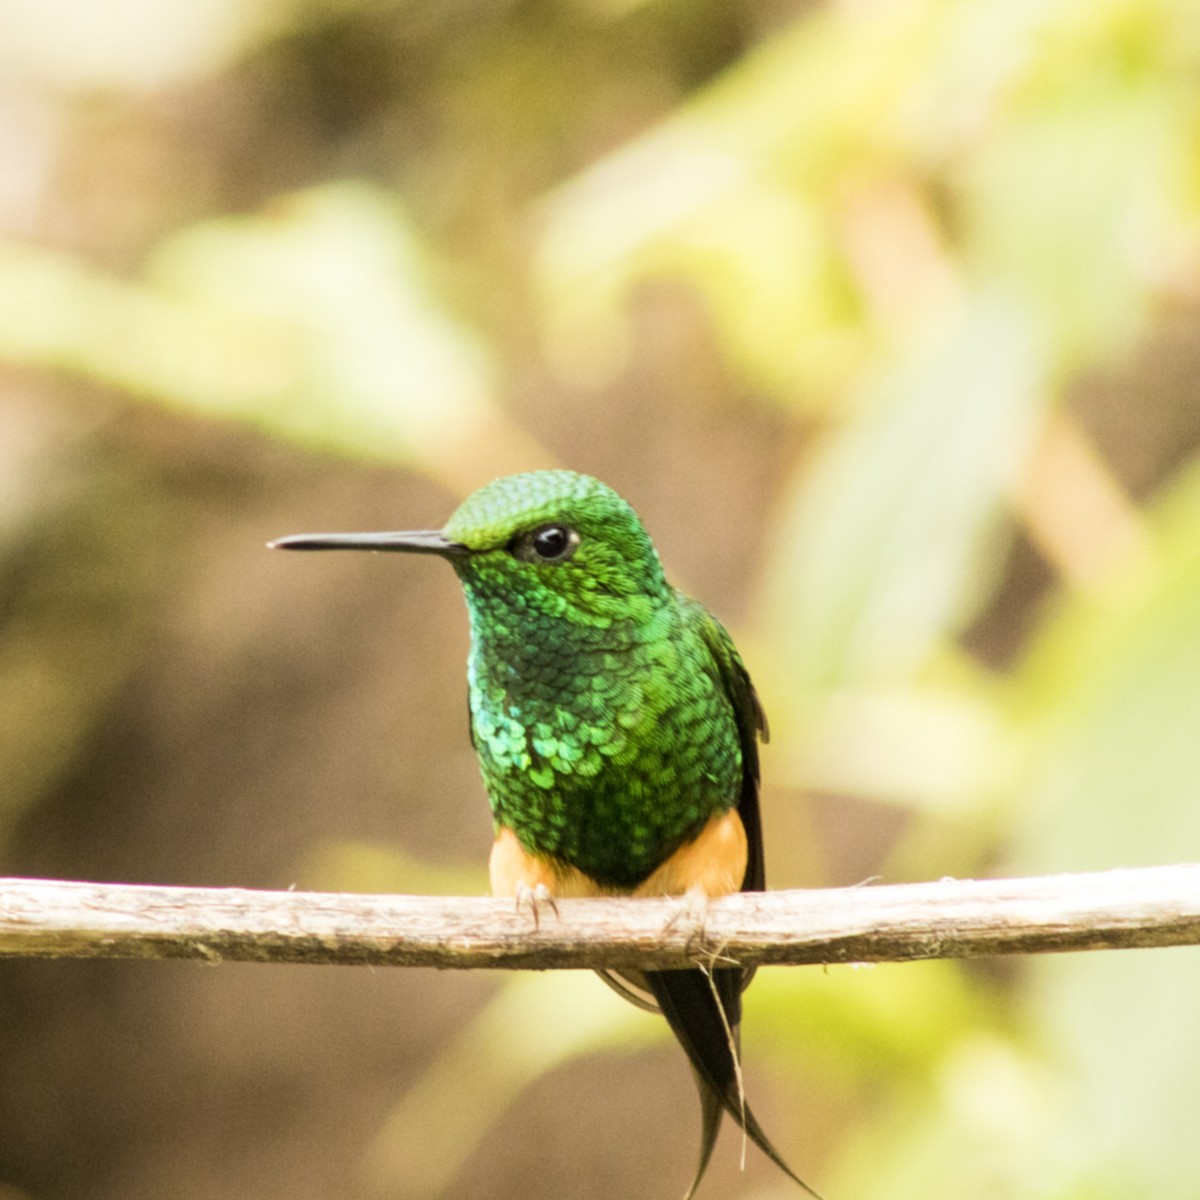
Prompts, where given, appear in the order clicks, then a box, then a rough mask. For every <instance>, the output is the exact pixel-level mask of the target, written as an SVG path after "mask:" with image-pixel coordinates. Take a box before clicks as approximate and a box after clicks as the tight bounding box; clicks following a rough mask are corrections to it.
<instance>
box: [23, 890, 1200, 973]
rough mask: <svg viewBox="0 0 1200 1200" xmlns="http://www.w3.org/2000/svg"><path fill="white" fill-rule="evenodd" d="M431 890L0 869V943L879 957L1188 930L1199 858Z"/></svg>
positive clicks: (1184, 940) (577, 959) (484, 958)
mask: <svg viewBox="0 0 1200 1200" xmlns="http://www.w3.org/2000/svg"><path fill="white" fill-rule="evenodd" d="M539 915H540V922H539V924H538V925H537V926H536V927H535V925H534V921H533V919H532V915H531V913H530V911H529V910H528V909H527V908H526V909H524V910H522V911H520V912H518V911H516V910H515V908H514V906H513V904H512V903H511V902H506V901H501V900H493V899H483V898H461V897H442V896H366V895H354V894H329V893H318V892H254V891H243V890H240V889H230V888H177V887H145V886H137V885H130V884H102V883H68V882H61V881H57V880H28V879H0V957H25V958H194V959H200V960H203V961H207V962H214V963H215V962H221V961H224V960H227V959H228V960H234V961H242V962H292V963H342V964H366V963H370V964H374V965H377V966H424V967H508V968H515V967H526V968H535V969H539V970H540V969H544V968H550V967H679V966H686V965H687V964H688V963H690V962H696V961H704V960H705V959H706V958H711V956H712V955H714V954H719V955H720V956H721V957H722V959H730V960H734V961H737V962H741V963H745V964H750V963H831V962H883V961H903V960H908V959H923V958H965V957H970V956H974V955H980V954H1038V953H1048V952H1053V951H1061V950H1105V949H1109V950H1111V949H1121V948H1130V947H1138V946H1142V947H1151V946H1179V945H1191V944H1196V943H1200V866H1172V867H1148V868H1140V869H1136V870H1120V871H1106V872H1103V873H1100V874H1090V875H1059V876H1048V877H1043V878H1038V879H1010V880H983V881H973V880H966V881H964V880H950V879H947V880H943V881H941V882H939V883H920V884H902V885H893V886H888V887H858V888H845V889H840V890H820V891H788V892H767V893H762V894H743V895H738V896H728V897H725V898H723V899H720V900H714V901H712V902H710V903H709V905H708V907H707V910H706V911H705V912H704V914H703V917H702V920H701V921H700V923H699V924H702V926H703V928H702V929H700V927H699V924H698V921H697V917H696V915H695V914H694V913H693V912H692V911H690V910H689V908H688V907H687V906H686V905H685V903H684V902H683V901H681V900H678V899H662V900H621V899H614V900H564V901H561V902H559V904H558V913H557V915H556V914H555V912H554V911H553V910H552V909H550V908H549V907H548V906H545V905H543V906H542V911H541V913H540V914H539Z"/></svg>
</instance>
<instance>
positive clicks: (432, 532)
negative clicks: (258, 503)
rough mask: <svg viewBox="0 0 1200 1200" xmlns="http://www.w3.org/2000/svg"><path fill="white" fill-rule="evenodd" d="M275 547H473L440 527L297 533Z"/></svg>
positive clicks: (446, 554)
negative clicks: (405, 529)
mask: <svg viewBox="0 0 1200 1200" xmlns="http://www.w3.org/2000/svg"><path fill="white" fill-rule="evenodd" d="M267 546H268V548H269V549H271V550H399V551H404V552H407V553H409V554H439V555H441V557H442V558H458V557H460V556H461V555H464V554H469V553H470V551H469V550H468V549H467V547H466V546H464V545H462V544H461V543H460V542H452V541H451V540H450V539H449V538H448V537H446V535H445V534H444V533H439V532H438V531H437V530H436V529H418V530H411V531H409V532H406V533H295V534H292V535H291V537H282V538H277V539H276V540H275V541H273V542H268V543H267Z"/></svg>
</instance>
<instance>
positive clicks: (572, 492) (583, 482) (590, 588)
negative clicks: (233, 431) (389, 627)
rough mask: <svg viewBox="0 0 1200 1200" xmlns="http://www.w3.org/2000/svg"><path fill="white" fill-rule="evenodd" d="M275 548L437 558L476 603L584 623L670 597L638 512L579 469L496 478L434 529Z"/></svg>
mask: <svg viewBox="0 0 1200 1200" xmlns="http://www.w3.org/2000/svg"><path fill="white" fill-rule="evenodd" d="M272 544H273V545H274V546H278V547H281V548H283V549H290V550H399V551H408V552H410V553H411V552H415V553H425V554H438V555H441V556H442V557H444V558H446V559H448V560H449V561H450V562H451V563H452V564H453V566H454V569H455V570H456V571H457V572H458V574H459V577H460V578H461V579H462V581H463V584H464V586H465V587H466V589H467V594H468V598H469V599H471V600H475V599H485V598H487V597H489V596H491V597H496V596H498V595H499V594H501V593H508V594H509V596H510V598H511V599H522V600H523V601H524V602H525V603H527V604H528V605H529V606H530V607H531V608H533V609H535V610H536V611H538V612H539V613H543V614H551V615H559V616H564V617H567V618H574V619H576V620H580V621H581V622H583V623H586V624H592V623H601V624H602V623H606V622H607V621H610V620H614V619H622V618H625V619H628V618H633V619H635V620H636V619H637V618H638V617H639V616H641V615H643V614H644V613H645V612H648V611H649V609H650V608H652V607H653V606H654V605H655V604H656V603H657V602H661V601H662V600H663V599H665V598H667V597H668V596H670V594H671V592H670V588H669V585H668V584H667V583H666V580H665V579H664V578H663V571H662V564H661V563H660V562H659V558H658V554H657V552H656V551H655V549H654V545H653V543H652V542H651V541H650V537H649V535H648V534H647V533H646V530H645V528H644V526H643V525H642V522H641V520H640V519H639V518H638V515H637V513H635V512H634V511H633V509H632V508H631V507H630V506H629V504H627V503H626V502H625V501H624V500H622V499H621V497H620V496H618V495H617V493H616V492H614V491H613V490H612V488H610V487H608V486H607V485H606V484H603V483H601V482H600V481H599V480H598V479H593V478H591V477H590V476H588V475H580V474H578V473H576V472H575V471H532V472H529V473H528V474H524V475H509V476H506V477H504V478H502V479H497V480H494V481H493V482H492V483H489V484H488V485H487V486H486V487H483V488H480V489H479V491H477V492H475V493H473V494H472V495H471V496H468V497H467V499H466V500H464V501H463V503H462V504H461V505H460V506H459V507H458V509H456V510H455V512H454V514H453V515H452V516H451V518H450V520H449V521H448V522H447V523H446V527H445V528H444V529H443V530H441V531H438V532H430V531H417V532H405V533H375V534H301V535H298V536H296V537H289V538H282V539H280V540H279V541H277V542H274V543H272Z"/></svg>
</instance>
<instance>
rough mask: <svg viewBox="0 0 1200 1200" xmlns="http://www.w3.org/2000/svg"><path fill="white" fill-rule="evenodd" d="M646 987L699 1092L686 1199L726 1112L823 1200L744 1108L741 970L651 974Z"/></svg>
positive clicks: (781, 1166) (779, 1164)
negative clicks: (694, 1163)
mask: <svg viewBox="0 0 1200 1200" xmlns="http://www.w3.org/2000/svg"><path fill="white" fill-rule="evenodd" d="M646 982H647V984H648V985H649V988H650V991H651V992H652V993H653V994H654V998H655V1000H657V1002H658V1006H659V1008H660V1009H661V1010H662V1014H663V1016H664V1017H666V1019H667V1022H668V1024H669V1025H670V1026H671V1031H672V1032H673V1033H674V1034H675V1037H676V1038H677V1039H678V1041H679V1043H680V1045H681V1046H683V1048H684V1050H685V1051H686V1052H687V1056H688V1059H689V1060H690V1062H691V1064H692V1069H693V1072H694V1073H695V1076H696V1084H697V1087H698V1089H699V1091H700V1106H701V1122H702V1124H701V1142H700V1163H699V1166H698V1167H697V1169H696V1175H695V1178H694V1179H693V1180H692V1186H691V1187H690V1188H689V1190H688V1193H687V1197H685V1200H690V1197H691V1196H692V1194H693V1193H694V1192H695V1190H696V1188H697V1187H698V1186H699V1183H700V1180H701V1178H702V1177H703V1175H704V1171H705V1168H706V1167H707V1166H708V1159H709V1156H710V1155H711V1154H712V1148H713V1144H714V1143H715V1142H716V1139H717V1131H718V1129H719V1128H720V1124H721V1115H722V1112H727V1113H728V1114H729V1115H730V1116H731V1117H732V1118H733V1119H734V1120H735V1121H736V1122H737V1124H738V1126H739V1127H740V1128H741V1129H742V1130H743V1131H744V1132H745V1134H746V1136H747V1137H748V1138H749V1139H750V1140H751V1141H752V1142H753V1143H754V1144H755V1145H756V1146H757V1147H758V1148H759V1149H760V1150H761V1151H762V1152H763V1153H764V1154H765V1155H766V1156H767V1157H768V1158H769V1159H770V1160H771V1161H772V1162H773V1163H774V1164H775V1165H776V1166H777V1167H779V1169H780V1170H781V1171H783V1172H784V1174H785V1175H787V1176H788V1177H789V1178H791V1179H793V1180H794V1181H795V1182H796V1183H798V1184H799V1185H800V1186H801V1187H802V1188H803V1189H804V1190H805V1191H806V1192H808V1194H809V1195H810V1196H813V1197H814V1198H815V1200H821V1197H820V1194H819V1193H818V1192H816V1191H815V1190H814V1189H813V1188H811V1187H809V1185H808V1184H807V1183H805V1182H804V1180H803V1179H801V1178H800V1176H799V1175H797V1174H796V1172H795V1171H793V1170H792V1168H791V1167H789V1166H788V1164H787V1162H786V1161H785V1160H784V1158H783V1156H782V1155H781V1154H780V1153H779V1151H778V1150H776V1149H775V1147H774V1146H773V1145H772V1144H771V1141H770V1139H769V1138H768V1137H767V1135H766V1133H765V1132H764V1131H763V1128H762V1126H761V1125H759V1123H758V1119H757V1118H756V1117H755V1115H754V1113H753V1112H752V1111H751V1109H750V1106H749V1105H748V1104H747V1103H746V1098H745V1095H744V1093H743V1091H742V1088H741V1084H740V1080H739V1077H738V1059H737V1054H738V1028H739V1026H740V1024H741V1016H742V1011H741V1009H742V1004H741V991H742V971H741V970H740V969H739V968H735V967H715V968H713V969H712V971H711V972H708V973H706V972H704V971H700V970H694V971H688V970H680V971H647V972H646ZM718 997H719V998H720V1000H719V1004H718ZM722 1009H723V1010H724V1013H723V1014H722Z"/></svg>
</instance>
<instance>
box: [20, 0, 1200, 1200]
mask: <svg viewBox="0 0 1200 1200" xmlns="http://www.w3.org/2000/svg"><path fill="white" fill-rule="evenodd" d="M0 232H2V237H0V780H3V783H2V785H0V871H2V872H4V873H7V874H16V875H31V876H50V877H59V878H77V879H93V880H125V881H143V882H158V883H179V884H207V885H238V886H248V887H288V886H291V885H296V886H299V887H304V888H329V889H345V890H396V891H406V892H427V891H440V892H447V893H467V894H472V893H480V892H483V891H484V890H485V887H486V884H485V878H484V871H483V863H484V860H485V858H486V853H487V849H488V845H489V842H490V827H489V821H488V817H487V810H486V803H485V800H484V796H483V791H482V787H481V785H480V782H479V779H478V775H477V771H476V767H475V763H474V759H473V756H472V753H471V750H470V747H469V745H468V742H467V737H466V731H465V712H464V708H465V705H464V700H463V692H464V672H463V661H464V656H465V652H466V637H467V633H466V621H465V614H464V610H463V606H462V602H461V599H460V597H459V595H458V588H457V584H456V582H455V580H454V578H453V575H452V573H451V572H450V571H448V570H447V569H445V568H444V566H442V565H440V564H436V563H431V562H426V561H407V560H406V561H400V560H398V559H394V558H388V559H385V558H380V557H372V556H365V555H364V556H350V555H347V556H341V555H330V556H315V557H307V556H285V555H271V554H269V553H267V552H266V551H265V550H264V548H263V544H264V542H265V541H266V540H267V539H268V538H270V537H274V536H278V535H281V534H285V533H292V532H300V531H308V530H312V529H379V528H404V527H414V526H415V527H422V526H431V525H432V526H436V525H438V524H439V523H440V522H441V521H442V519H444V517H445V516H446V515H447V514H448V513H449V512H450V511H451V509H452V508H453V507H454V505H455V503H456V502H457V500H458V499H459V498H461V497H462V496H463V495H465V494H466V493H467V492H468V491H470V490H471V489H472V488H474V487H475V486H477V485H479V484H481V483H483V482H485V481H486V480H488V479H490V478H492V477H493V476H495V475H498V474H503V473H505V472H508V471H512V470H517V469H524V468H529V467H537V466H550V465H560V464H561V465H570V466H573V467H575V468H578V469H581V470H585V471H588V472H590V473H593V474H597V475H599V476H601V477H603V478H604V479H606V480H607V481H608V482H610V483H611V484H612V485H613V486H615V487H616V488H617V489H618V490H619V491H621V492H622V493H623V494H625V495H626V496H627V497H628V498H629V499H630V500H631V501H632V502H633V503H634V504H635V506H636V507H637V508H638V509H639V511H640V512H641V513H642V515H643V517H644V518H645V520H646V522H647V524H648V525H649V527H650V529H651V531H652V533H653V534H654V536H655V538H656V540H657V542H658V544H659V546H660V548H661V550H662V553H663V556H664V558H665V560H666V562H667V564H668V566H669V569H670V571H671V573H672V576H673V578H674V579H676V580H677V581H678V582H680V583H681V584H682V585H683V586H685V587H686V588H688V589H689V590H691V591H693V592H694V593H695V594H697V595H698V596H699V597H700V598H702V599H703V600H704V601H705V602H706V603H707V604H708V605H709V606H710V607H712V608H713V609H714V610H715V611H716V612H718V613H719V614H720V615H721V617H722V618H723V619H724V620H725V621H726V623H727V624H728V625H729V626H730V627H731V629H732V630H733V632H734V634H735V636H736V638H737V640H738V642H739V644H740V645H741V647H742V649H743V652H744V655H745V657H746V659H747V661H748V663H749V664H750V668H751V670H752V672H753V674H754V676H755V678H756V680H757V682H758V684H759V687H760V690H761V692H762V694H763V697H764V699H765V702H766V705H767V708H768V710H769V713H770V717H771V723H772V731H773V739H772V742H771V745H770V746H769V747H768V749H767V752H766V754H765V759H764V769H765V792H764V807H765V823H766V829H767V837H768V873H769V877H770V879H771V882H772V883H773V884H774V886H776V887H799V886H817V885H847V884H853V883H858V882H861V881H863V880H865V879H868V878H880V879H884V880H887V881H891V882H898V881H904V880H918V879H930V878H938V877H940V876H958V877H967V876H987V875H997V874H1005V873H1014V874H1038V873H1045V872H1060V871H1070V870H1087V869H1102V868H1106V867H1113V866H1118V865H1142V864H1154V863H1170V862H1179V861H1188V860H1195V859H1197V858H1200V803H1197V785H1198V782H1200V394H1198V393H1200V385H1198V382H1197V381H1198V379H1200V13H1198V12H1197V9H1196V6H1195V3H1194V0H995V2H993V0H841V2H825V3H815V2H812V3H804V2H794V0H557V2H551V0H499V2H491V3H481V2H479V0H474V2H472V0H457V2H456V0H442V2H433V0H425V2H421V0H411V2H408V3H405V2H402V0H181V2H178V3H170V4H165V3H161V2H159V0H108V2H107V3H105V4H103V5H100V4H95V3H87V2H85V0H2V3H0ZM1198 994H1200V958H1197V955H1196V953H1195V952H1194V951H1190V950H1172V951H1158V952H1151V951H1134V952H1124V953H1108V954H1096V955H1075V956H1062V957H1058V958H1052V959H1049V958H1048V959H1044V960H1037V961H1034V960H1024V961H1003V962H989V961H980V962H972V963H966V964H952V963H945V962H933V963H927V964H919V965H903V966H888V967H876V968H873V969H851V968H838V969H830V970H827V971H820V970H801V969H791V970H788V969H773V970H768V971H763V972H761V973H760V975H759V977H758V980H757V981H756V984H755V987H754V988H753V990H752V991H751V992H750V993H749V995H748V1006H747V1009H748V1011H747V1018H746V1029H745V1032H746V1061H747V1070H748V1080H749V1088H750V1094H751V1096H752V1097H753V1099H754V1103H755V1106H756V1108H757V1109H758V1111H759V1115H760V1116H761V1117H762V1119H763V1121H764V1123H765V1125H766V1126H767V1128H768V1129H769V1130H770V1131H771V1132H772V1136H773V1137H774V1138H775V1140H776V1141H777V1143H778V1144H779V1145H780V1146H781V1148H783V1149H784V1151H785V1152H786V1154H787V1156H788V1157H789V1158H790V1160H791V1161H792V1162H793V1163H794V1164H795V1165H796V1167H797V1168H798V1169H799V1170H800V1171H801V1172H802V1173H803V1174H804V1175H805V1176H806V1177H807V1178H808V1179H809V1180H810V1181H811V1182H813V1183H814V1184H815V1185H817V1186H819V1187H820V1188H821V1189H822V1191H823V1192H824V1193H825V1194H826V1196H828V1197H829V1198H830V1200H867V1198H873V1197H885V1196H886V1197H887V1198H888V1200H909V1198H913V1200H915V1198H917V1197H920V1198H921V1200H961V1198H962V1197H971V1198H973V1200H1010V1198H1021V1200H1108V1198H1113V1200H1116V1198H1118V1197H1119V1198H1120V1200H1137V1198H1141V1197H1154V1198H1155V1200H1176V1198H1178V1200H1185V1198H1186V1200H1194V1198H1195V1196H1196V1195H1197V1194H1200V1179H1198V1174H1197V1167H1196V1164H1195V1150H1194V1141H1195V1114H1196V1112H1197V1111H1198V1108H1200V1022H1197V1020H1196V1014H1195V1012H1194V1006H1195V998H1196V996H1197V995H1198ZM697 1123H698V1119H697V1114H696V1106H695V1099H694V1096H693V1091H692V1084H691V1081H690V1078H689V1077H688V1073H687V1070H686V1068H685V1066H684V1063H683V1059H682V1056H681V1055H680V1054H679V1052H678V1050H677V1049H676V1048H675V1047H674V1046H672V1045H671V1044H670V1043H669V1039H668V1037H667V1035H666V1034H665V1032H664V1029H663V1027H662V1025H661V1023H659V1022H656V1021H654V1020H652V1019H651V1018H649V1017H647V1016H645V1015H644V1014H641V1013H638V1012H636V1011H634V1010H633V1009H631V1008H628V1007H627V1006H622V1005H621V1003H620V1002H619V1001H618V1000H617V999H616V998H615V997H613V996H611V995H609V993H608V992H607V990H606V989H604V988H603V987H601V986H600V985H599V984H598V983H596V982H595V981H594V980H593V979H592V978H591V977H590V976H588V975H586V974H547V975H512V976H505V977H502V976H499V975H494V974H490V973H436V972H423V971H401V970H395V971H374V972H372V971H367V970H363V969H305V968H294V967H291V968H284V967H277V968H276V967H261V966H233V965H225V966H220V967H216V968H208V967H202V966H198V965H194V964H185V963H103V962H94V963H71V962H24V963H22V962H12V961H10V962H6V963H4V964H3V966H2V967H0V1197H2V1198H3V1200H159V1198H161V1197H165V1196H170V1197H173V1198H175V1200H247V1198H253V1200H276V1198H279V1200H283V1198H284V1197H286V1198H287V1200H317V1198H322V1200H324V1198H328V1197H338V1198H339V1200H437V1198H440V1197H456V1196H472V1197H520V1198H521V1200H539V1198H542V1197H546V1198H549V1197H555V1198H559V1197H564V1196H569V1197H578V1198H580V1200H588V1198H592V1197H595V1198H599V1197H606V1198H607V1197H621V1198H622V1200H642V1198H645V1200H651V1198H654V1200H658V1198H661V1197H670V1196H674V1195H679V1194H682V1191H683V1188H684V1185H685V1183H686V1181H687V1179H688V1178H689V1175H690V1171H691V1168H692V1164H693V1158H694V1154H695V1148H696V1143H697ZM795 1194H796V1193H795V1192H794V1190H793V1189H792V1187H791V1185H789V1184H788V1183H787V1181H786V1180H784V1179H783V1178H782V1177H781V1176H780V1175H779V1174H778V1173H776V1172H775V1171H774V1169H773V1168H772V1167H771V1166H770V1164H768V1163H766V1162H765V1161H764V1160H763V1159H762V1157H761V1156H759V1155H757V1154H756V1153H755V1152H753V1150H751V1152H750V1153H749V1155H748V1160H747V1164H746V1169H745V1171H744V1173H743V1172H741V1171H739V1169H738V1147H737V1143H736V1139H735V1138H733V1137H732V1136H731V1135H730V1134H729V1133H728V1132H727V1133H726V1136H725V1138H724V1140H723V1141H722V1143H721V1144H720V1146H719V1147H718V1153H717V1157H716V1161H715V1163H714V1166H713V1168H712V1169H711V1171H710V1178H709V1180H708V1182H707V1183H706V1187H705V1191H704V1192H703V1195H705V1196H708V1197H720V1196H726V1197H737V1198H745V1200H749V1198H760V1200H766V1198H775V1197H779V1198H782V1197H785V1196H792V1195H795Z"/></svg>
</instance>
